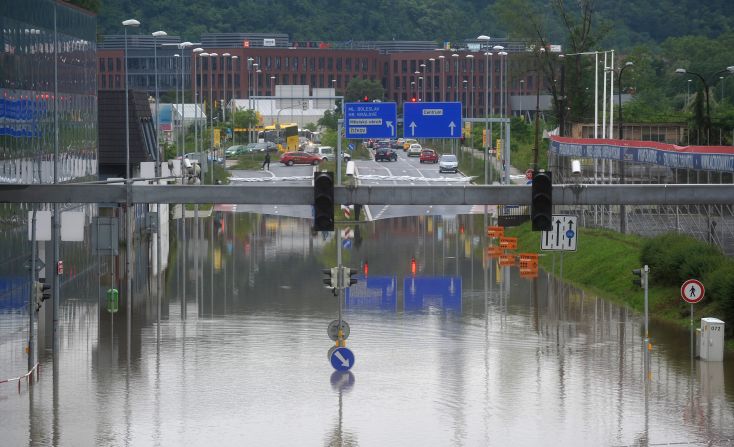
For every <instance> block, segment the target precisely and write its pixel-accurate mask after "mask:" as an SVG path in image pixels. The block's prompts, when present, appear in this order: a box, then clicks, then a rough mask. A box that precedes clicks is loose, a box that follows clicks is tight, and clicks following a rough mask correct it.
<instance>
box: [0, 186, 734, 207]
mask: <svg viewBox="0 0 734 447" xmlns="http://www.w3.org/2000/svg"><path fill="white" fill-rule="evenodd" d="M126 189H127V187H126V185H120V184H101V185H100V184H68V183H67V184H55V185H53V184H47V185H46V184H44V185H39V184H29V185H23V184H2V185H0V203H3V202H5V203H118V204H123V203H125V202H126V198H127V197H126ZM530 193H531V188H530V186H528V185H521V186H518V185H486V186H484V185H482V186H478V185H466V186H454V185H451V186H447V185H420V186H413V185H372V186H365V185H361V186H338V187H335V188H334V199H335V201H336V202H337V203H341V204H352V203H359V204H362V205H529V204H530ZM130 194H131V197H130V201H131V203H228V204H258V205H263V204H265V205H267V204H270V205H311V204H312V203H313V187H312V186H310V185H264V184H246V185H216V186H210V185H132V186H131V187H130ZM731 203H734V185H720V184H719V185H710V184H705V185H704V184H701V185H691V184H686V185H570V184H569V185H554V186H553V204H554V205H602V204H604V205H621V204H624V205H651V204H655V205H693V204H711V205H713V204H731Z"/></svg>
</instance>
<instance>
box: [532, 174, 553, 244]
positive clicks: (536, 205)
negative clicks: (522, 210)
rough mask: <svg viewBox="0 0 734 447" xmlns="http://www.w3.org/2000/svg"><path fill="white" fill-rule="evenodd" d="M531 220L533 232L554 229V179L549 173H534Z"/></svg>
mask: <svg viewBox="0 0 734 447" xmlns="http://www.w3.org/2000/svg"><path fill="white" fill-rule="evenodd" d="M530 220H531V221H532V230H533V231H551V230H552V229H553V178H552V175H551V172H549V171H536V172H534V173H533V187H532V200H531V206H530Z"/></svg>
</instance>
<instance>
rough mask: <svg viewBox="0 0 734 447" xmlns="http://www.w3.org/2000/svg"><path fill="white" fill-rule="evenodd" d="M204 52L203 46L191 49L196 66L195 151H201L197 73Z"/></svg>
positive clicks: (193, 82)
mask: <svg viewBox="0 0 734 447" xmlns="http://www.w3.org/2000/svg"><path fill="white" fill-rule="evenodd" d="M203 52H204V49H203V48H194V49H193V50H191V62H192V65H193V66H194V80H193V81H192V84H194V151H195V152H199V86H198V83H199V77H198V75H197V67H196V65H197V63H196V59H197V57H196V56H197V55H199V54H201V53H203ZM198 59H199V60H201V56H199V57H198Z"/></svg>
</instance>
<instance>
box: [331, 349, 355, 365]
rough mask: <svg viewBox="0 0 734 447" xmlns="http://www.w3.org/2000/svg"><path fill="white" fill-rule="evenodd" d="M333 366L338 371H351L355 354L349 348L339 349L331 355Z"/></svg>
mask: <svg viewBox="0 0 734 447" xmlns="http://www.w3.org/2000/svg"><path fill="white" fill-rule="evenodd" d="M329 361H330V362H331V366H333V367H334V369H335V370H337V371H349V370H350V369H351V368H352V366H354V353H353V352H352V351H351V350H350V349H349V348H344V347H339V348H336V349H333V350H331V351H330V353H329Z"/></svg>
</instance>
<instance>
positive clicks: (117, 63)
mask: <svg viewBox="0 0 734 447" xmlns="http://www.w3.org/2000/svg"><path fill="white" fill-rule="evenodd" d="M115 63H116V65H117V71H122V59H120V58H119V57H118V58H115Z"/></svg>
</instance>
